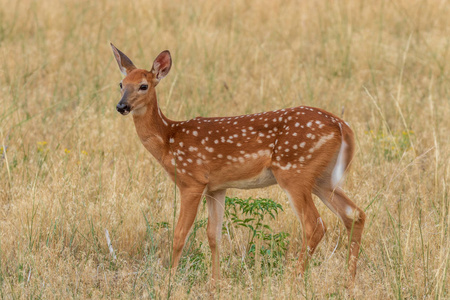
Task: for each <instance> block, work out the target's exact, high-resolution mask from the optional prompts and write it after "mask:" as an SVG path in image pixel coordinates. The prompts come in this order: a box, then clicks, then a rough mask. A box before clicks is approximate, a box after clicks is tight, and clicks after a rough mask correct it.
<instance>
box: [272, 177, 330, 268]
mask: <svg viewBox="0 0 450 300" xmlns="http://www.w3.org/2000/svg"><path fill="white" fill-rule="evenodd" d="M277 181H278V183H279V184H280V186H281V187H282V188H283V189H284V190H285V192H286V194H287V195H288V198H289V202H290V204H291V206H292V208H293V210H294V212H295V213H296V214H297V216H298V218H299V219H300V223H301V225H302V229H303V241H302V247H301V249H300V255H299V264H300V269H299V272H300V274H302V275H303V273H304V271H305V270H306V268H307V267H308V261H309V258H310V257H311V256H312V254H313V253H314V251H315V250H316V247H317V245H318V244H319V242H320V241H321V240H322V238H323V236H324V235H325V232H326V230H327V228H326V226H325V223H324V222H323V220H322V218H321V217H320V215H319V212H318V211H317V208H316V206H315V205H314V202H313V199H312V195H311V188H308V187H306V186H302V185H299V184H298V182H301V181H303V182H305V181H304V178H299V179H298V180H295V179H293V178H292V177H286V179H285V180H283V179H281V178H280V176H278V177H277Z"/></svg>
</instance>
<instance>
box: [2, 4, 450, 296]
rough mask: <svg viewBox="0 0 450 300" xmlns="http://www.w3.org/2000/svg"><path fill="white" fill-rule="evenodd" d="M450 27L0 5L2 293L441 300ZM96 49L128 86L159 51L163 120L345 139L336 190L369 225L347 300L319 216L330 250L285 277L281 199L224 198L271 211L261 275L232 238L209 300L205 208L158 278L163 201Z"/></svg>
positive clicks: (449, 148) (380, 7)
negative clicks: (276, 245) (229, 119)
mask: <svg viewBox="0 0 450 300" xmlns="http://www.w3.org/2000/svg"><path fill="white" fill-rule="evenodd" d="M449 16H450V3H449V2H448V1H445V0H443V1H438V0H436V1H433V0H428V1H416V0H412V1H410V0H402V1H385V0H380V1H282V0H270V1H268V0H263V1H205V0H195V1H142V0H138V1H104V0H100V1H86V0H81V1H75V0H67V1H57V0H45V1H34V0H20V1H19V0H17V1H10V0H0V55H1V59H0V95H1V96H0V104H1V105H0V147H1V154H0V258H1V260H0V295H1V296H2V298H14V299H24V298H28V299H32V298H45V299H48V298H59V299H68V298H77V299H83V298H125V299H130V298H158V299H159V298H172V299H183V298H194V299H201V298H207V297H214V298H221V299H233V298H234V299H237V298H239V299H240V298H243V299H298V298H307V299H346V298H352V297H354V298H357V299H423V298H425V299H449V298H450V275H449V267H450V263H449V261H450V233H449V230H450V211H449V209H450V200H449V199H450V196H449V192H450V179H449V178H450V164H449V160H450V138H449V135H450V117H449V116H450V65H449V62H450V31H449V29H450V18H449ZM109 42H113V43H114V44H115V45H116V46H117V47H118V48H119V49H121V50H123V51H124V52H125V53H126V54H127V55H129V57H130V58H131V59H132V60H133V62H134V63H135V64H136V65H137V66H138V67H141V68H148V69H149V68H150V67H151V64H152V62H153V59H154V58H155V57H156V55H157V54H158V53H160V52H161V51H162V50H165V49H169V50H170V51H171V53H172V58H173V61H174V64H173V66H172V70H171V72H170V74H169V75H168V76H167V77H166V78H165V79H164V80H163V81H162V82H161V83H160V84H159V85H158V87H157V92H158V97H159V104H160V107H161V110H162V111H163V112H164V114H165V115H166V116H167V117H169V118H170V119H174V120H182V119H190V118H194V117H197V116H223V115H240V114H247V113H254V112H255V113H256V112H261V111H268V110H274V109H278V108H286V107H293V106H299V105H310V106H317V107H321V108H323V109H326V110H328V111H330V112H332V113H334V114H336V115H338V116H342V117H343V118H344V119H345V120H346V121H347V122H348V123H349V124H350V126H351V127H352V128H353V130H354V131H355V135H356V142H357V153H356V156H355V160H354V163H353V165H352V169H351V172H350V173H349V174H348V176H347V179H346V182H345V184H344V189H345V190H346V191H347V194H348V195H349V196H350V197H351V198H352V199H353V200H354V201H355V202H356V203H357V204H358V205H359V206H360V207H361V208H363V209H364V211H365V212H366V214H367V220H366V229H365V232H364V235H363V243H362V248H361V252H360V261H359V263H358V273H357V278H356V282H355V288H354V290H353V291H352V292H349V291H348V290H347V289H346V288H345V283H346V278H347V272H346V255H347V247H348V244H347V243H348V240H347V236H346V233H345V228H344V226H343V225H342V223H341V222H340V221H339V220H338V218H337V217H336V216H335V215H333V214H332V213H331V212H330V211H329V210H328V208H326V207H325V205H323V203H321V202H320V201H319V200H318V199H315V202H316V204H317V207H318V210H319V212H320V214H321V215H322V217H323V219H324V221H325V223H326V224H327V226H328V232H327V234H326V236H325V238H324V239H323V240H322V242H321V243H320V245H319V247H318V249H317V251H316V253H315V255H314V257H313V260H312V263H311V268H310V269H309V270H308V272H307V274H306V276H305V277H304V278H302V279H298V278H296V273H295V267H296V258H297V255H298V250H299V247H300V245H301V228H300V224H299V222H298V220H297V219H296V216H295V215H294V213H293V211H292V210H291V208H290V206H289V205H288V201H287V197H286V195H285V194H284V193H283V191H282V190H281V189H280V188H279V187H278V186H273V187H270V188H266V189H257V190H247V191H243V190H229V191H228V194H227V195H228V196H230V197H239V198H242V199H247V198H249V197H253V198H259V197H263V198H270V199H273V200H275V201H277V202H278V203H279V204H281V205H282V206H283V208H284V211H281V212H279V214H278V216H277V217H276V218H275V219H271V218H265V219H264V222H265V224H266V225H269V226H270V227H271V228H272V230H273V232H274V233H276V232H284V233H287V234H289V237H288V238H287V240H288V241H289V242H290V243H289V245H288V247H287V250H286V252H285V253H283V257H281V258H279V260H278V263H277V264H273V265H272V267H270V268H267V267H263V264H262V263H261V262H262V260H263V258H261V257H260V256H259V255H258V254H257V255H256V256H255V257H254V261H255V263H254V264H251V263H248V260H247V259H246V253H247V252H246V251H245V249H246V247H247V246H248V245H247V244H246V243H247V241H248V231H246V230H244V229H242V228H235V230H234V233H233V234H232V235H229V234H224V237H223V241H222V247H223V253H222V263H221V272H222V275H223V280H222V281H221V282H220V283H219V284H218V285H217V288H216V290H215V292H214V289H213V288H212V285H211V282H210V273H211V271H210V264H211V258H210V250H209V247H208V242H207V237H206V230H205V227H204V226H203V225H202V224H204V220H205V219H206V217H207V211H206V205H204V204H202V205H201V207H200V210H199V214H198V217H197V221H198V222H197V223H196V224H197V225H198V226H197V227H196V228H195V230H194V231H193V234H192V235H191V236H190V238H189V240H188V242H187V246H186V248H185V250H184V253H183V261H182V264H181V265H180V268H179V270H178V273H177V274H176V276H175V277H173V276H170V272H169V262H170V256H171V246H172V234H173V224H174V218H176V214H177V213H178V209H179V207H177V206H179V198H178V193H177V191H176V189H175V186H174V184H173V183H172V182H171V181H170V179H169V178H168V176H167V175H166V174H165V172H164V170H163V169H162V168H161V167H160V166H159V165H158V164H157V162H156V161H155V160H154V159H153V157H151V156H150V154H149V153H148V152H146V150H145V149H144V147H143V146H142V145H141V143H140V141H139V139H138V137H137V135H136V132H135V128H134V124H133V121H132V118H131V117H130V116H127V117H124V116H122V115H120V114H119V113H117V112H116V110H115V106H116V104H117V102H118V101H119V100H120V93H119V87H118V83H119V82H120V80H121V78H122V77H121V74H120V72H119V70H118V68H117V64H116V62H115V61H114V58H113V54H112V51H111V48H110V46H109ZM202 222H203V223H202ZM105 229H107V230H108V232H109V235H110V238H111V245H112V247H113V249H114V251H115V255H116V258H114V257H113V256H112V255H111V254H110V251H109V249H108V244H107V241H106V237H105ZM256 246H258V245H256ZM259 246H260V245H259ZM243 249H244V250H243Z"/></svg>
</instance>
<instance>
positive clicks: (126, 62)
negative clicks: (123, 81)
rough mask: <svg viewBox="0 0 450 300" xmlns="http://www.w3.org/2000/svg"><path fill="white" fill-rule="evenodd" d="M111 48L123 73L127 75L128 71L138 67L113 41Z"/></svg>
mask: <svg viewBox="0 0 450 300" xmlns="http://www.w3.org/2000/svg"><path fill="white" fill-rule="evenodd" d="M111 48H112V50H113V53H114V57H115V58H116V61H117V64H118V65H119V69H120V72H122V74H123V75H125V76H127V75H128V73H130V72H131V71H133V70H134V69H136V67H135V66H134V64H133V62H132V61H131V59H129V58H128V57H127V56H126V55H125V54H123V53H122V51H120V50H119V49H117V48H116V47H115V46H114V45H113V44H112V43H111Z"/></svg>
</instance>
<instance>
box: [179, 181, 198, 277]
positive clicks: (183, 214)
mask: <svg viewBox="0 0 450 300" xmlns="http://www.w3.org/2000/svg"><path fill="white" fill-rule="evenodd" d="M203 191H204V187H198V188H183V189H182V188H180V194H181V207H180V216H179V217H178V222H177V225H176V227H175V232H174V237H173V257H172V273H175V272H176V270H177V267H178V262H179V260H180V256H181V252H182V251H183V247H184V244H185V242H186V237H187V235H188V233H189V231H190V230H191V227H192V224H194V221H195V217H196V216H197V212H198V206H199V204H200V200H201V198H202V195H203Z"/></svg>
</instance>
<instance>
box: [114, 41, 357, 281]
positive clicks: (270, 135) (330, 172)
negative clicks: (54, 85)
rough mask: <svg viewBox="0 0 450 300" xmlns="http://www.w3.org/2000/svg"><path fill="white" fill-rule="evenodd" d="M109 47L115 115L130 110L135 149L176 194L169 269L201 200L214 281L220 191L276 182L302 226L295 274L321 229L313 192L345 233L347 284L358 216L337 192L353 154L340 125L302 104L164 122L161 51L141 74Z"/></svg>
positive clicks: (167, 60)
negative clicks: (115, 79)
mask: <svg viewBox="0 0 450 300" xmlns="http://www.w3.org/2000/svg"><path fill="white" fill-rule="evenodd" d="M111 47H112V50H113V52H114V56H115V58H116V60H117V63H118V65H119V69H120V71H121V72H122V74H123V75H124V76H125V78H124V79H123V80H122V82H121V83H120V89H121V93H122V99H121V100H120V102H119V104H117V111H119V112H120V113H121V114H122V115H126V114H128V113H130V112H131V114H132V115H133V120H134V124H135V126H136V131H137V134H138V136H139V138H140V140H141V142H142V144H143V145H144V147H145V148H146V149H147V150H148V151H149V152H150V153H151V154H152V155H153V156H154V157H155V158H156V159H157V160H158V162H159V163H160V164H161V165H162V166H163V168H164V169H165V170H166V171H167V173H168V174H169V175H170V177H171V178H172V180H173V181H174V182H175V184H176V185H177V187H178V189H179V191H180V195H181V211H180V216H179V219H178V223H177V225H176V228H175V233H174V241H173V261H172V268H173V269H172V270H173V271H175V270H176V268H177V265H178V261H179V259H180V256H181V251H182V249H183V246H184V244H185V241H186V237H187V234H188V233H189V231H190V229H191V227H192V224H193V222H194V220H195V217H196V215H197V210H198V207H199V204H200V200H201V199H202V197H203V196H205V197H206V201H207V206H208V227H207V236H208V241H209V246H210V247H211V253H212V278H213V279H219V278H220V265H219V248H220V240H221V233H222V221H223V215H224V206H225V191H226V189H228V188H240V189H253V188H261V187H266V186H270V185H273V184H277V183H278V184H279V185H280V186H281V188H282V189H283V190H284V191H285V192H286V194H287V196H288V198H289V201H290V204H291V206H292V208H293V210H294V212H295V213H296V214H297V216H298V218H299V219H300V222H301V225H302V227H303V245H302V247H301V250H300V257H299V262H300V267H299V268H300V273H301V274H302V273H303V271H304V270H305V267H306V266H307V261H308V258H309V256H310V255H312V254H313V253H314V250H315V249H316V247H317V245H318V243H319V242H320V240H321V239H322V237H323V236H324V234H325V231H326V226H325V223H324V222H323V220H322V218H321V217H320V215H319V213H318V211H317V209H316V207H315V205H314V202H313V199H312V194H311V193H314V194H315V195H317V196H318V197H319V198H320V199H321V200H322V201H323V202H324V203H325V204H326V205H327V206H328V208H330V209H331V211H332V212H334V213H335V214H336V215H337V216H338V217H339V218H340V219H341V220H342V221H343V223H344V225H345V227H346V228H347V232H348V236H349V245H350V247H349V256H348V257H349V271H350V279H351V280H353V279H354V277H355V274H356V263H357V258H358V252H359V247H360V243H361V235H362V231H363V228H364V221H365V214H364V212H363V211H362V210H361V209H360V208H358V207H357V206H356V205H355V204H354V203H353V202H352V201H351V200H350V199H349V198H348V197H347V196H346V195H345V194H344V192H343V190H342V189H341V188H340V187H339V184H340V182H341V181H342V178H343V175H344V173H345V171H346V170H347V168H348V166H349V164H350V162H351V160H352V156H353V152H354V148H355V142H354V138H353V132H352V130H351V129H350V127H349V126H348V125H347V124H346V123H345V122H344V121H342V120H341V119H339V118H338V117H336V116H334V115H333V114H331V113H328V112H326V111H324V110H322V109H319V108H313V107H306V106H300V107H294V108H286V109H280V110H276V111H270V112H262V113H257V114H252V115H242V116H237V117H218V118H202V117H197V118H195V119H192V120H188V121H183V122H178V121H172V120H169V119H168V118H166V117H165V116H164V115H163V114H162V112H161V110H160V109H159V107H158V102H157V99H156V92H155V87H156V86H157V85H158V83H159V81H160V80H161V79H162V78H164V77H165V76H166V75H167V74H168V73H169V71H170V68H171V66H172V58H171V56H170V53H169V51H163V52H161V53H160V54H159V55H158V57H156V59H155V61H154V62H153V67H152V69H151V70H150V71H146V70H143V69H137V68H136V67H135V66H134V64H133V63H132V62H131V60H130V59H129V58H128V57H127V56H126V55H125V54H123V53H122V52H121V51H119V50H118V49H117V48H116V47H114V45H112V44H111Z"/></svg>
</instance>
